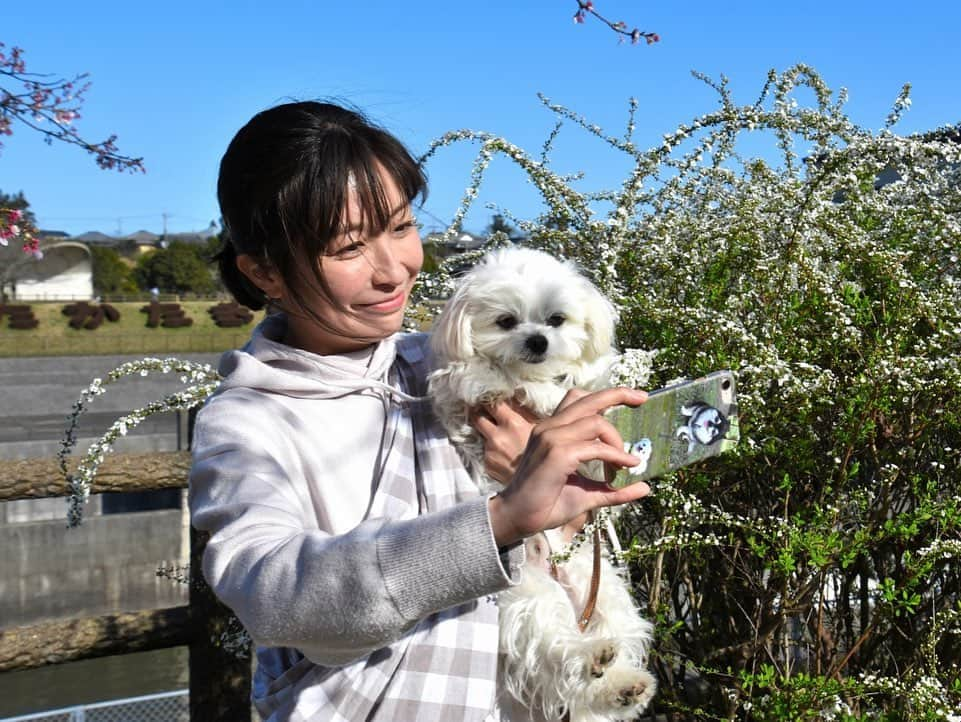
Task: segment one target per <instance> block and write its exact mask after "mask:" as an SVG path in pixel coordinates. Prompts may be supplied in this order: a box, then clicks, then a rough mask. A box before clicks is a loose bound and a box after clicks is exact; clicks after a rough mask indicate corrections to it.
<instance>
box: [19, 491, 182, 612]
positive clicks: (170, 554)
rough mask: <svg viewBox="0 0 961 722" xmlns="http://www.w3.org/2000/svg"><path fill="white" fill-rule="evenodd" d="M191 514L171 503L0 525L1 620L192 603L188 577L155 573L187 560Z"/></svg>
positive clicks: (134, 609) (155, 607) (133, 609)
mask: <svg viewBox="0 0 961 722" xmlns="http://www.w3.org/2000/svg"><path fill="white" fill-rule="evenodd" d="M60 501H61V503H62V500H60ZM184 521H185V520H184V515H183V514H182V512H181V511H180V510H164V511H149V512H138V513H131V514H111V515H107V516H94V517H90V518H88V519H87V520H86V521H85V522H84V524H83V526H81V527H79V528H77V529H68V528H67V527H66V524H65V523H64V520H63V518H62V517H61V518H60V519H58V520H55V521H39V522H27V523H22V524H6V525H0V549H2V550H3V553H2V554H0V628H3V627H13V626H22V625H29V624H34V623H36V622H39V621H42V620H48V619H58V618H68V617H84V616H97V615H101V614H111V613H116V612H123V611H136V610H141V609H157V608H162V607H171V606H177V605H180V604H186V603H187V597H188V591H187V585H186V584H181V583H178V582H175V581H173V580H171V579H167V578H164V577H158V576H157V575H156V572H157V569H158V568H159V567H160V566H170V565H173V564H185V563H186V558H185V557H186V548H185V546H186V545H185V531H186V530H185V528H184Z"/></svg>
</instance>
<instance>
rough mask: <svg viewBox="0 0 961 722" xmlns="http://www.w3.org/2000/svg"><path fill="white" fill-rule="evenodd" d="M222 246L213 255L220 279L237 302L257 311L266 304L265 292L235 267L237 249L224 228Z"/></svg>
mask: <svg viewBox="0 0 961 722" xmlns="http://www.w3.org/2000/svg"><path fill="white" fill-rule="evenodd" d="M221 238H222V239H223V246H222V247H221V249H220V250H219V251H218V252H217V255H215V256H214V260H215V261H217V267H218V269H219V271H220V280H221V282H222V283H223V284H224V286H226V288H227V290H228V291H230V295H231V296H233V297H234V299H235V300H236V301H237V303H239V304H241V305H242V306H246V307H247V308H249V309H251V310H252V311H259V310H260V309H262V308H263V307H264V306H266V305H267V294H265V293H264V292H263V291H261V290H260V289H259V288H257V287H256V286H255V285H254V284H253V283H251V281H250V279H249V278H247V277H246V276H245V275H244V274H243V273H241V272H240V269H239V268H237V249H236V248H234V244H233V242H232V241H231V240H230V232H229V231H228V230H227V229H226V228H225V229H224V231H223V233H222V234H221Z"/></svg>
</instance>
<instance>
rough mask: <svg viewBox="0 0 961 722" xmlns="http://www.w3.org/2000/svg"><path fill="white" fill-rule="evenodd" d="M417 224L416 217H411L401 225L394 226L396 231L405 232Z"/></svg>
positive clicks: (398, 232)
mask: <svg viewBox="0 0 961 722" xmlns="http://www.w3.org/2000/svg"><path fill="white" fill-rule="evenodd" d="M416 226H417V221H416V220H415V219H414V218H411V219H410V220H407V221H404V222H403V223H401V224H400V225H398V226H396V227H395V228H394V233H397V234H404V233H407V232H408V231H410V230H411V229H412V228H415V227H416Z"/></svg>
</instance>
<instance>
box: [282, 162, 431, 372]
mask: <svg viewBox="0 0 961 722" xmlns="http://www.w3.org/2000/svg"><path fill="white" fill-rule="evenodd" d="M381 182H382V183H383V187H384V189H385V191H386V194H387V199H388V200H389V202H390V208H391V210H392V211H393V215H392V217H391V222H390V224H389V225H388V227H387V229H386V230H385V231H384V232H383V233H376V232H371V233H369V234H368V235H361V234H360V230H359V229H360V226H361V222H362V220H363V214H362V213H361V209H360V206H359V203H358V199H357V197H356V195H355V194H351V195H350V197H349V200H348V204H347V219H348V225H349V228H350V229H352V230H351V231H349V232H348V233H346V234H344V235H342V236H340V237H338V238H334V239H332V240H331V242H330V243H329V245H328V248H327V251H326V253H325V254H324V255H323V256H322V257H321V258H320V260H319V263H320V270H321V273H322V274H323V277H324V280H325V281H326V283H327V287H328V289H329V291H330V296H329V297H327V296H325V295H324V294H323V293H321V292H320V291H319V290H318V289H317V288H316V287H315V286H316V283H315V282H312V283H310V284H309V287H307V288H305V289H304V290H303V291H302V292H301V294H300V295H301V297H302V299H303V302H304V304H305V305H307V306H308V307H309V308H310V309H311V310H312V311H313V312H314V313H315V314H316V315H317V316H318V317H319V318H320V319H322V320H323V321H324V325H321V324H319V323H318V322H317V321H316V320H315V319H314V318H313V317H311V315H310V314H306V313H304V312H303V310H302V309H299V308H298V306H297V304H296V303H294V302H289V299H288V298H286V297H285V296H286V295H287V294H286V293H284V291H285V290H286V289H284V291H282V292H281V293H282V296H281V299H282V300H281V306H282V308H284V309H285V310H286V312H287V321H288V326H287V336H286V338H285V339H284V341H285V343H287V344H288V345H290V346H296V347H298V348H303V349H306V350H308V351H312V352H314V353H318V354H332V353H341V352H344V351H353V350H358V349H361V348H364V347H366V346H369V345H370V344H371V343H372V342H375V341H379V340H380V339H383V338H386V337H388V336H390V335H391V334H393V333H396V332H397V331H399V330H400V328H401V324H402V323H403V320H404V310H405V309H406V307H407V300H408V298H409V296H410V291H411V288H413V285H414V281H415V280H416V278H417V274H418V273H419V272H420V268H421V265H422V264H423V262H424V252H423V248H422V247H421V242H420V233H419V232H418V230H417V226H416V224H415V221H414V217H413V215H412V214H411V208H410V203H409V202H408V200H407V198H406V196H405V195H404V194H403V193H401V191H400V189H399V188H398V187H397V184H396V183H395V182H394V180H393V178H391V177H390V175H389V174H387V173H382V174H381ZM331 301H334V303H331Z"/></svg>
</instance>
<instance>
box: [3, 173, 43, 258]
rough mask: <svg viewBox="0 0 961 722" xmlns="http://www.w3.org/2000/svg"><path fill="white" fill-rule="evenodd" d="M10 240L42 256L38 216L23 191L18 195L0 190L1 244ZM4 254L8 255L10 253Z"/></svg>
mask: <svg viewBox="0 0 961 722" xmlns="http://www.w3.org/2000/svg"><path fill="white" fill-rule="evenodd" d="M10 241H18V242H20V243H21V244H22V246H23V250H24V252H25V253H31V254H33V255H34V256H36V257H38V258H39V257H42V254H41V253H40V242H39V239H38V237H37V227H36V218H35V217H34V215H33V211H31V210H30V202H29V201H28V200H27V199H26V197H25V196H24V195H23V191H18V192H17V194H16V195H8V194H7V193H4V192H3V191H0V246H7V245H9V243H10ZM2 255H3V256H4V257H6V256H8V255H9V254H7V253H4V254H2ZM2 265H6V264H2Z"/></svg>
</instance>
